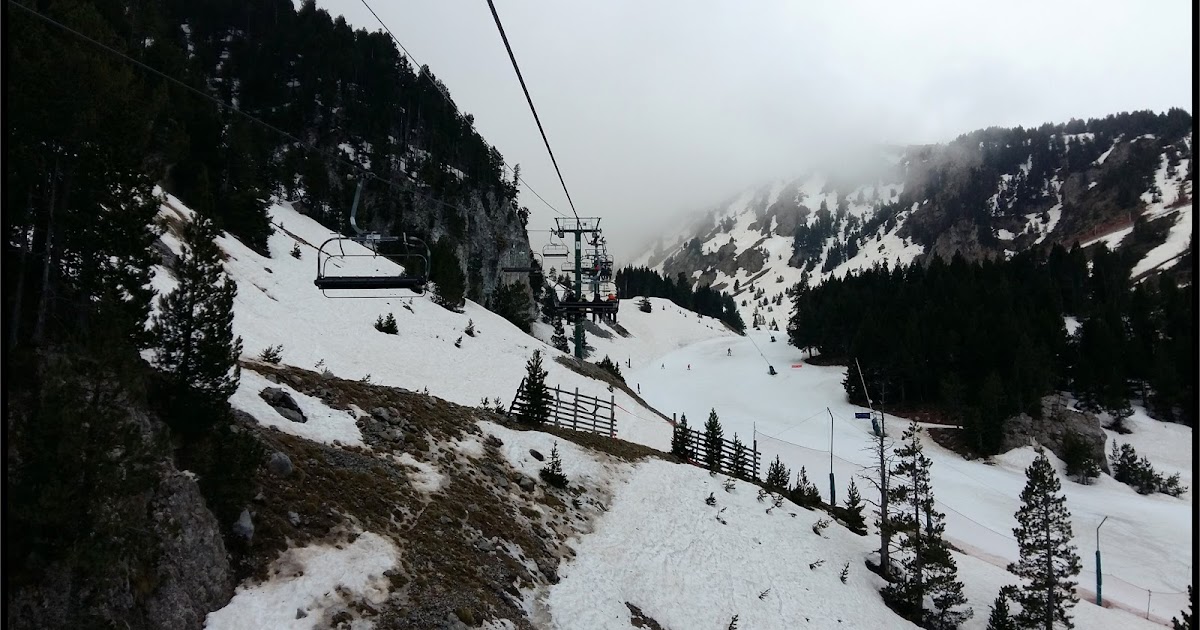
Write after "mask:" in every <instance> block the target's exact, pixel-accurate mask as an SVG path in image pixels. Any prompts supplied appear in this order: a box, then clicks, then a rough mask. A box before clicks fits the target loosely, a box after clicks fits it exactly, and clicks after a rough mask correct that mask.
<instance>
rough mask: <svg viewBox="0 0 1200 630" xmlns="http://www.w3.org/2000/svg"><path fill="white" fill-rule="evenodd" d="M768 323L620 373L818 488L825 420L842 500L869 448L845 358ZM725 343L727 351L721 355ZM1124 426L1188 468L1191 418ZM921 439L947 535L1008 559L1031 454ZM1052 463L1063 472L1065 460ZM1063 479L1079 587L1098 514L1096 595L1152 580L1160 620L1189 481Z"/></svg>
mask: <svg viewBox="0 0 1200 630" xmlns="http://www.w3.org/2000/svg"><path fill="white" fill-rule="evenodd" d="M771 334H772V333H768V332H751V333H750V334H749V335H748V336H747V337H745V338H736V339H733V340H728V339H713V340H709V341H704V342H700V343H697V344H694V345H692V346H689V347H687V348H684V349H681V350H677V351H674V352H671V353H669V354H667V355H665V356H664V357H663V358H662V359H661V362H662V363H663V364H665V365H666V369H662V368H659V367H658V366H651V367H646V368H643V369H641V370H633V371H631V373H630V374H629V376H627V378H632V379H634V380H637V381H639V382H640V383H641V386H642V396H643V398H645V399H646V400H647V402H649V403H650V404H652V405H654V406H655V407H656V408H658V409H659V410H661V411H663V412H664V413H668V414H670V413H675V412H678V413H685V414H686V415H687V417H688V419H689V422H690V423H691V425H692V426H694V427H699V426H700V425H702V423H703V422H704V420H705V419H706V418H707V417H708V413H709V410H710V409H714V408H715V409H716V411H717V414H718V415H719V416H720V418H721V423H722V425H723V426H724V430H725V434H726V435H727V436H732V435H733V434H734V433H735V432H736V433H737V434H738V435H739V437H741V439H742V440H743V441H749V440H751V439H755V438H757V444H758V448H759V451H760V452H761V453H762V457H763V460H764V461H766V462H769V461H770V460H771V459H773V458H774V457H775V456H776V455H779V456H780V457H781V459H782V460H783V462H784V463H785V464H786V465H787V466H789V467H790V468H791V469H792V473H793V477H794V475H795V473H796V472H798V471H799V469H800V467H801V466H805V467H806V469H807V473H808V478H809V479H810V480H811V481H813V482H814V483H815V484H816V485H817V487H818V488H820V490H821V494H822V496H823V497H824V498H825V499H826V500H828V498H829V481H828V475H829V472H830V439H831V425H832V440H833V454H834V458H833V473H834V476H835V482H836V486H835V487H836V489H837V496H838V500H839V501H840V500H842V499H843V498H844V496H845V489H846V487H847V485H848V484H849V483H850V479H851V477H853V476H855V475H859V474H862V470H863V467H864V466H867V465H870V464H871V463H872V459H871V454H870V452H869V451H868V450H867V447H868V443H869V438H870V430H871V429H870V422H869V421H867V420H856V419H854V413H855V412H856V411H866V409H864V408H859V407H856V406H854V405H851V404H849V403H848V402H847V401H846V395H845V391H844V389H843V387H842V381H843V379H844V378H845V377H846V369H845V368H842V367H821V366H815V365H810V364H808V363H806V362H805V361H804V356H803V355H802V353H801V351H799V350H797V349H796V348H793V347H791V346H788V345H787V344H786V337H784V336H783V335H780V334H779V333H774V334H775V335H776V338H777V339H778V341H777V342H776V343H771V342H770V336H771ZM727 349H729V350H732V355H733V356H726V351H727ZM760 350H761V352H762V354H761V355H760V352H759V351H760ZM768 362H769V363H770V364H772V365H774V366H775V368H776V370H778V372H779V374H778V375H777V376H774V377H771V376H768V375H767V365H768ZM689 364H690V366H691V369H690V370H688V369H687V366H688V365H689ZM793 366H800V367H793ZM826 408H828V409H829V412H827V411H826ZM830 412H831V413H832V416H833V418H832V422H831V418H830ZM886 423H887V427H888V431H889V434H891V435H894V436H898V435H899V433H900V432H901V430H902V429H903V426H904V425H905V424H906V421H904V420H901V419H899V418H895V417H892V416H887V418H886ZM1131 426H1133V427H1134V428H1135V430H1136V431H1138V433H1136V434H1135V435H1134V436H1129V437H1130V438H1132V439H1130V440H1129V441H1130V442H1131V443H1133V444H1134V445H1135V447H1136V446H1138V444H1139V443H1140V444H1143V445H1145V446H1146V448H1147V452H1146V453H1145V454H1146V455H1147V456H1148V457H1150V458H1151V460H1152V461H1162V462H1163V464H1164V465H1163V468H1164V470H1167V471H1169V472H1177V471H1179V472H1182V470H1183V469H1185V468H1186V469H1190V466H1191V462H1192V461H1193V454H1192V447H1191V445H1192V439H1191V430H1190V429H1188V428H1186V427H1179V426H1175V425H1163V424H1161V423H1158V422H1155V421H1153V420H1150V419H1149V418H1146V417H1145V414H1144V412H1143V411H1141V410H1140V409H1139V410H1138V411H1137V413H1136V414H1135V418H1134V420H1133V424H1131ZM1120 437H1121V438H1124V437H1126V436H1120ZM1185 437H1186V439H1183V438H1185ZM1121 441H1124V440H1121ZM925 444H926V451H927V453H928V455H929V456H930V458H931V459H932V460H933V462H934V464H933V469H932V475H933V484H934V489H935V490H934V492H935V495H936V497H937V499H938V503H939V509H940V510H942V511H944V512H945V513H946V521H947V537H948V538H949V539H950V540H952V541H953V542H954V543H955V544H956V545H958V546H959V547H961V548H963V549H964V550H966V551H968V552H970V553H971V554H972V555H974V556H976V557H978V558H981V559H984V560H987V561H990V562H991V563H993V564H995V565H999V566H1004V565H1005V564H1007V563H1008V562H1010V561H1012V560H1015V559H1016V558H1017V555H1018V554H1017V545H1016V541H1015V540H1014V539H1013V537H1012V528H1013V527H1014V526H1015V525H1016V521H1015V519H1014V518H1013V514H1014V512H1016V510H1017V508H1018V507H1019V505H1020V502H1019V498H1018V497H1019V495H1020V492H1021V490H1022V488H1023V487H1024V485H1025V474H1024V470H1025V467H1026V466H1028V464H1029V463H1030V462H1031V461H1032V459H1033V456H1034V453H1033V449H1032V448H1022V449H1017V450H1015V451H1011V452H1009V453H1005V454H1003V455H1001V456H999V457H996V458H995V461H994V462H993V463H992V464H985V463H982V462H968V461H965V460H963V459H962V458H961V457H960V456H958V455H957V454H955V453H952V452H949V451H947V450H946V449H943V448H941V447H940V446H938V445H936V444H934V443H933V442H932V441H930V440H926V441H925ZM1139 452H1140V449H1139ZM1056 464H1058V469H1059V472H1060V475H1061V474H1062V471H1063V466H1062V465H1061V463H1060V462H1056ZM1183 480H1184V482H1185V484H1187V485H1189V486H1190V481H1191V480H1190V475H1183ZM858 486H859V489H860V492H863V493H864V494H865V493H866V484H865V483H864V482H862V481H859V482H858ZM1063 487H1064V489H1065V491H1066V493H1067V497H1068V507H1069V509H1070V510H1071V512H1072V518H1073V525H1074V528H1073V529H1074V535H1075V537H1074V541H1075V544H1076V545H1077V547H1078V549H1079V553H1080V555H1081V557H1082V558H1083V559H1084V560H1085V562H1084V566H1085V567H1086V568H1085V570H1084V572H1083V573H1082V574H1081V576H1080V588H1081V592H1084V591H1088V592H1090V591H1091V590H1092V589H1094V584H1095V573H1094V565H1093V563H1092V562H1089V560H1091V559H1092V554H1093V553H1094V551H1095V548H1096V545H1095V528H1096V526H1097V525H1099V523H1100V521H1101V519H1103V518H1104V517H1105V516H1108V522H1107V523H1105V526H1104V530H1103V540H1104V541H1109V542H1108V543H1107V544H1104V546H1103V571H1104V573H1105V579H1104V595H1105V598H1106V601H1112V602H1116V603H1119V604H1120V605H1123V606H1126V607H1128V608H1129V609H1132V610H1141V611H1143V612H1144V611H1145V608H1146V600H1147V591H1146V589H1150V590H1153V591H1155V593H1154V594H1153V595H1152V597H1151V614H1152V616H1157V617H1158V618H1159V619H1160V620H1166V619H1170V616H1171V615H1172V614H1178V611H1179V610H1180V609H1181V608H1182V607H1183V606H1184V605H1185V603H1186V596H1185V595H1183V594H1182V593H1183V592H1184V591H1185V590H1186V587H1187V585H1188V584H1189V583H1190V580H1191V573H1192V565H1191V557H1192V542H1191V540H1192V516H1193V513H1194V505H1193V502H1192V494H1193V493H1192V492H1191V491H1190V490H1189V492H1187V493H1185V494H1184V495H1183V496H1182V497H1179V498H1173V497H1168V496H1166V495H1161V494H1160V495H1151V496H1142V495H1138V494H1137V493H1136V492H1134V491H1133V490H1132V489H1131V488H1129V487H1127V486H1125V485H1123V484H1119V483H1117V482H1115V481H1113V480H1112V479H1111V478H1110V477H1108V476H1102V477H1101V478H1100V479H1098V480H1097V481H1096V482H1095V483H1094V484H1093V485H1090V486H1081V485H1079V484H1075V483H1073V482H1070V481H1066V480H1065V478H1064V481H1063ZM1139 587H1140V588H1139ZM1172 593H1177V594H1172ZM1085 597H1086V596H1085Z"/></svg>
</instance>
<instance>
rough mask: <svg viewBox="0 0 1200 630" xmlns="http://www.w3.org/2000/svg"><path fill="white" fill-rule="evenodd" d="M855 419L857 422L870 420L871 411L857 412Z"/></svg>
mask: <svg viewBox="0 0 1200 630" xmlns="http://www.w3.org/2000/svg"><path fill="white" fill-rule="evenodd" d="M854 418H855V419H856V420H870V419H871V412H870V411H855V412H854Z"/></svg>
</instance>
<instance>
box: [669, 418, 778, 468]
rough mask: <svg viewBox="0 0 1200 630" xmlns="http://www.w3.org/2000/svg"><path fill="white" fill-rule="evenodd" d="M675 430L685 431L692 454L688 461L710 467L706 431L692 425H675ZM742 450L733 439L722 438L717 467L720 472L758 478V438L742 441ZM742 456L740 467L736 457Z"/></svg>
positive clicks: (690, 453) (688, 448)
mask: <svg viewBox="0 0 1200 630" xmlns="http://www.w3.org/2000/svg"><path fill="white" fill-rule="evenodd" d="M675 431H683V432H684V437H685V443H686V444H687V450H688V453H689V455H690V457H688V461H689V462H690V463H692V464H695V465H696V466H700V467H701V468H708V453H709V447H708V440H706V439H705V438H704V432H702V431H697V430H695V429H693V428H691V427H687V428H686V429H685V428H684V427H681V426H679V425H676V426H675ZM740 446H741V452H740V453H739V452H738V449H737V448H736V447H735V446H734V444H733V440H727V439H725V438H722V439H721V442H720V444H718V445H716V448H717V450H718V453H719V455H718V462H717V467H718V468H719V470H720V472H722V473H725V474H726V475H730V476H732V477H743V478H746V477H748V478H751V479H758V478H759V477H758V467H759V453H758V440H754V441H752V442H751V443H750V444H745V443H742V444H741V445H740ZM739 456H740V457H741V466H740V469H739V467H738V466H736V465H735V462H736V459H737V458H738V457H739Z"/></svg>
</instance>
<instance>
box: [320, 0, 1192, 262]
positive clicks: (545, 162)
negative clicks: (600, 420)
mask: <svg viewBox="0 0 1200 630" xmlns="http://www.w3.org/2000/svg"><path fill="white" fill-rule="evenodd" d="M495 2H496V9H497V12H498V13H499V14H500V18H501V20H502V21H503V23H504V28H505V31H506V32H507V34H508V37H509V41H510V42H511V44H512V46H513V51H514V53H515V54H516V56H517V62H518V63H519V64H520V66H521V72H522V73H523V74H524V76H525V80H526V83H527V84H528V86H529V90H530V94H531V95H532V97H533V101H534V104H535V105H536V106H537V108H538V115H539V116H540V117H541V119H542V124H543V125H544V126H545V128H546V134H547V135H548V137H549V138H550V145H551V147H552V148H553V149H554V152H555V157H556V158H557V159H558V163H559V166H560V167H561V168H562V171H563V177H564V178H565V180H566V184H567V187H568V189H569V190H570V191H571V197H572V198H573V199H574V200H575V205H576V208H577V209H578V211H579V214H580V216H599V217H602V222H601V227H602V228H604V232H605V235H606V236H607V237H608V243H609V250H610V251H611V252H612V253H614V255H616V256H617V264H618V266H620V265H621V264H622V261H623V259H624V258H626V257H629V256H633V255H636V254H638V253H640V251H641V250H642V248H643V247H644V246H645V245H646V244H648V243H649V242H650V241H652V240H653V239H654V238H655V237H657V236H658V235H659V234H661V233H662V232H664V231H666V230H667V229H669V228H671V227H672V224H673V223H675V222H677V221H678V219H679V217H680V212H681V211H683V210H698V209H707V208H709V207H711V206H713V205H715V204H716V203H718V202H719V201H721V200H722V199H723V198H725V197H727V196H729V195H730V194H732V193H734V192H736V191H738V190H740V189H744V188H746V187H748V186H751V185H755V184H758V183H760V182H763V181H766V180H767V179H769V178H771V177H777V176H796V175H798V174H799V173H801V172H802V171H803V170H804V168H805V167H806V166H808V165H810V164H813V163H817V164H819V163H821V162H823V160H824V156H828V155H829V153H830V152H831V151H836V150H841V149H844V148H846V147H850V146H862V145H864V144H865V143H899V144H910V143H924V142H944V141H948V140H951V139H953V138H954V137H955V136H957V135H959V134H960V133H964V132H967V131H971V130H974V129H978V128H982V127H988V126H992V125H998V126H1015V125H1024V126H1036V125H1039V124H1041V123H1043V122H1065V121H1067V120H1068V119H1070V118H1072V117H1075V118H1088V117H1100V116H1104V115H1107V114H1110V113H1116V112H1119V111H1128V110H1134V109H1153V110H1156V111H1162V110H1165V109H1167V108H1169V107H1173V106H1174V107H1182V108H1184V109H1186V110H1188V111H1191V110H1192V107H1191V93H1192V85H1193V81H1194V72H1195V71H1194V65H1193V62H1192V57H1191V50H1192V49H1191V44H1192V34H1191V24H1192V20H1193V19H1194V14H1193V10H1192V8H1191V3H1190V2H1188V1H1187V0H1154V1H1153V2H1139V1H1136V0H1128V1H1125V2H1118V1H1111V0H1092V1H1089V2H1075V1H1071V2H1066V1H1056V0H1045V1H1043V2H1026V1H1009V2H993V3H988V4H986V5H985V4H984V3H980V2H962V1H961V0H959V1H945V2H932V1H931V2H919V1H912V2H818V1H814V0H793V1H774V0H772V1H764V0H756V1H753V2H741V1H739V2H734V1H732V0H730V1H725V2H716V1H709V0H692V1H685V0H671V1H667V0H592V1H589V2H583V1H574V0H555V1H551V0H536V1H535V0H495ZM317 4H318V6H319V7H321V8H324V9H326V10H328V11H329V12H330V13H331V14H333V15H335V16H336V15H339V14H341V15H345V16H346V20H347V22H349V23H350V24H351V25H352V26H354V27H355V28H366V29H368V30H372V31H375V30H381V27H380V26H379V25H378V22H376V20H375V18H374V17H372V16H371V14H370V13H369V12H368V11H367V10H366V9H365V8H364V7H363V5H362V4H361V2H359V1H358V0H317ZM371 4H372V6H373V8H374V9H375V11H376V12H377V13H378V14H379V16H380V17H381V18H382V19H383V20H384V21H385V22H386V23H387V25H388V26H389V27H390V28H391V30H392V32H393V33H394V34H395V35H396V37H397V38H399V40H400V42H401V43H402V44H404V47H405V48H407V49H408V51H409V53H411V54H412V55H413V57H414V58H415V59H416V61H418V62H420V63H423V64H428V65H429V66H430V68H431V70H432V71H433V73H434V74H435V75H436V76H437V77H438V78H440V79H441V80H442V81H443V82H444V83H445V84H446V86H447V87H448V88H449V91H450V94H451V96H452V97H453V99H454V101H455V103H456V104H457V105H458V106H459V108H460V109H461V110H462V111H463V112H465V113H470V114H473V115H474V116H475V126H476V129H477V130H478V131H479V132H480V133H481V134H482V135H483V137H484V138H485V139H486V140H487V141H488V142H490V143H492V144H493V145H495V146H496V147H497V148H498V149H499V150H500V152H501V153H502V154H503V155H504V158H505V161H506V162H507V163H508V164H510V165H511V164H514V163H519V164H520V165H521V174H522V179H524V180H525V181H526V182H527V183H528V184H529V185H530V186H532V187H533V188H534V190H536V191H537V192H538V193H539V194H541V196H542V197H544V198H545V199H546V200H547V201H549V202H550V203H551V204H553V205H554V206H555V207H557V208H558V209H559V210H560V211H562V212H564V213H566V214H567V215H570V208H569V206H568V204H567V201H566V198H565V196H564V195H563V192H562V188H561V186H560V185H559V182H558V177H557V175H555V173H554V170H553V167H552V165H551V163H550V158H549V157H548V156H547V154H546V150H545V148H544V146H543V144H542V140H541V136H540V135H539V134H538V131H537V126H536V124H535V123H534V120H533V116H532V115H531V114H530V112H529V109H528V106H527V105H526V103H525V99H524V96H523V95H522V93H521V89H520V85H519V83H518V82H517V78H516V75H515V73H514V72H513V69H512V66H511V64H510V62H509V60H508V57H507V54H506V53H505V50H504V45H503V43H502V41H501V39H500V35H499V33H498V32H497V30H496V27H495V24H494V23H493V21H492V16H491V13H490V12H489V10H488V7H487V3H486V2H485V1H483V0H473V1H467V0H374V1H373V2H372V3H371ZM520 203H521V205H524V206H526V207H528V208H529V209H530V211H531V212H532V216H531V220H530V224H529V229H530V238H531V241H533V243H534V245H535V250H537V249H538V248H540V244H541V243H543V242H545V239H546V236H547V235H546V234H545V233H539V232H534V230H538V229H545V228H547V227H549V226H551V225H552V224H553V219H554V217H556V216H558V215H556V214H555V213H554V212H553V211H552V210H551V209H550V208H548V207H547V206H546V205H545V204H543V203H542V202H541V201H539V200H538V199H537V198H536V197H535V196H534V195H532V194H531V193H530V192H529V191H528V190H525V189H524V187H522V190H521V197H520Z"/></svg>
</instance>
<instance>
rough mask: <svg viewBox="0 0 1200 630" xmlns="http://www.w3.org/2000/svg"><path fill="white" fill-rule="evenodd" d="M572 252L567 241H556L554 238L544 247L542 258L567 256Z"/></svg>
mask: <svg viewBox="0 0 1200 630" xmlns="http://www.w3.org/2000/svg"><path fill="white" fill-rule="evenodd" d="M570 253H571V250H570V249H569V248H567V245H566V243H555V242H554V241H553V240H552V241H550V242H549V243H547V244H546V246H545V247H542V258H566V257H567V256H568V255H570Z"/></svg>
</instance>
